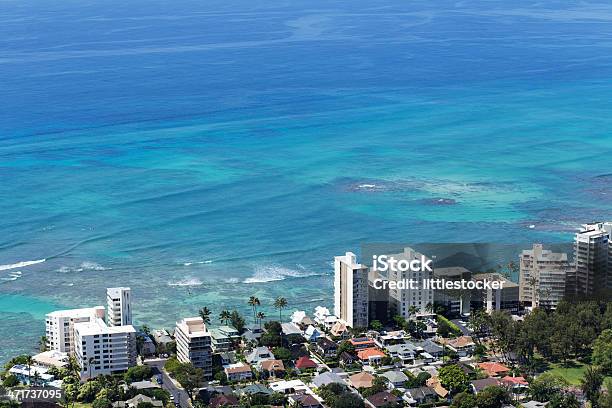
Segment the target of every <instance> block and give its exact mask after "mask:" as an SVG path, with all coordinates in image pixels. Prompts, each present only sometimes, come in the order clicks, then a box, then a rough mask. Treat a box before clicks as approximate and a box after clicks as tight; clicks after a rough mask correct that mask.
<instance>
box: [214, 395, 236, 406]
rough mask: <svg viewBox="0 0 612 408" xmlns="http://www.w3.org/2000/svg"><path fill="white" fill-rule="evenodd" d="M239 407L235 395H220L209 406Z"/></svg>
mask: <svg viewBox="0 0 612 408" xmlns="http://www.w3.org/2000/svg"><path fill="white" fill-rule="evenodd" d="M238 405H239V401H238V398H236V397H235V396H234V395H223V394H218V395H215V396H214V397H212V398H211V399H210V402H209V403H208V406H209V407H211V408H217V407H237V406H238Z"/></svg>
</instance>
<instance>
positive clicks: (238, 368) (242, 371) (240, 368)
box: [223, 362, 253, 381]
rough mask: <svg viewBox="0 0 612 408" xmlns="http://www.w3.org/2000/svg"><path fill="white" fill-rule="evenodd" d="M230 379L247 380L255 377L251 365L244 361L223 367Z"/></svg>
mask: <svg viewBox="0 0 612 408" xmlns="http://www.w3.org/2000/svg"><path fill="white" fill-rule="evenodd" d="M223 371H224V372H225V375H226V376H227V380H228V381H245V380H250V379H251V378H253V372H252V371H251V366H249V365H248V364H244V363H242V362H239V363H235V364H230V365H227V366H225V367H224V368H223Z"/></svg>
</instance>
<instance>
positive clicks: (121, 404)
mask: <svg viewBox="0 0 612 408" xmlns="http://www.w3.org/2000/svg"><path fill="white" fill-rule="evenodd" d="M140 404H143V405H144V404H149V406H152V407H163V406H164V403H163V401H160V400H156V399H153V398H151V397H147V396H146V395H142V394H138V395H136V396H135V397H134V398H131V399H129V400H127V401H117V402H113V408H138V406H139V405H140Z"/></svg>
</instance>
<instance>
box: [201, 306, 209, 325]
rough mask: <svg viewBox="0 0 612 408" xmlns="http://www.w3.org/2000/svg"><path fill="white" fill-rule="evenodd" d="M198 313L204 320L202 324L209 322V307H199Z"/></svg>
mask: <svg viewBox="0 0 612 408" xmlns="http://www.w3.org/2000/svg"><path fill="white" fill-rule="evenodd" d="M198 314H199V315H200V317H201V318H202V320H203V321H204V324H210V315H211V314H212V312H211V311H210V309H209V308H207V307H206V306H204V307H203V308H201V309H200V311H199V312H198Z"/></svg>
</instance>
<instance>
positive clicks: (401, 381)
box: [381, 370, 409, 389]
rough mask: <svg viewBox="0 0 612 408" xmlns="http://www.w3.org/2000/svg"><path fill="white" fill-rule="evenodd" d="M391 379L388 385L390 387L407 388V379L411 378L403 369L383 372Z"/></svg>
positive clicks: (383, 374)
mask: <svg viewBox="0 0 612 408" xmlns="http://www.w3.org/2000/svg"><path fill="white" fill-rule="evenodd" d="M381 376H383V377H385V378H386V379H387V380H389V383H388V386H389V388H390V389H394V388H405V385H406V381H408V380H409V378H408V376H407V375H406V374H404V373H403V372H401V371H399V370H398V371H387V372H384V373H382V374H381Z"/></svg>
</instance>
